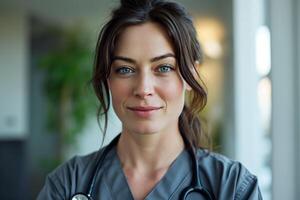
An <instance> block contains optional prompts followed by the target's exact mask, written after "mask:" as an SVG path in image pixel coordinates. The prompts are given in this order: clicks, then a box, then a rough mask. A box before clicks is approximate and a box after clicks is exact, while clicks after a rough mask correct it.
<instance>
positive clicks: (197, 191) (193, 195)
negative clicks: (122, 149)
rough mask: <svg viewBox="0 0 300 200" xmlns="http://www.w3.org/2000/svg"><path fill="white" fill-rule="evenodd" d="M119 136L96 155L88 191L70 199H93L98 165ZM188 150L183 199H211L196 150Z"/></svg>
mask: <svg viewBox="0 0 300 200" xmlns="http://www.w3.org/2000/svg"><path fill="white" fill-rule="evenodd" d="M119 138H120V134H119V135H118V136H117V137H115V138H114V139H113V140H112V141H111V142H110V143H109V144H108V145H107V146H106V147H105V148H104V150H103V152H102V153H101V154H99V155H98V158H97V163H96V167H95V170H94V173H93V174H94V176H93V178H92V180H91V184H90V188H89V191H88V193H87V194H86V193H76V194H74V195H73V196H72V197H71V200H94V198H93V197H92V194H93V190H94V185H95V182H96V177H97V176H98V173H99V169H100V166H101V165H102V163H103V161H104V159H105V157H106V155H107V154H108V152H109V151H110V150H111V149H112V148H113V147H114V146H115V145H116V144H117V142H118V140H119ZM188 152H189V154H190V155H191V157H192V160H193V164H194V166H193V182H192V184H191V186H189V187H187V188H186V189H184V190H183V192H182V194H181V195H182V196H181V197H182V199H183V200H213V199H215V198H212V195H211V194H210V193H209V191H208V190H207V189H205V188H204V187H203V185H202V183H201V181H200V176H199V169H198V159H197V157H196V152H195V149H194V148H188Z"/></svg>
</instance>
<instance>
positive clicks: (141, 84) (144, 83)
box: [133, 73, 154, 99]
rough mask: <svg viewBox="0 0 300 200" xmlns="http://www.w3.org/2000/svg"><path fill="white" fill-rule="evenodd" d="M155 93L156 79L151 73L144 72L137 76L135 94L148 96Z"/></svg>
mask: <svg viewBox="0 0 300 200" xmlns="http://www.w3.org/2000/svg"><path fill="white" fill-rule="evenodd" d="M153 93H154V80H153V78H152V76H151V74H149V73H142V74H140V76H138V77H137V80H136V82H135V86H134V91H133V94H134V96H136V97H139V98H142V99H144V98H146V97H147V96H152V95H153Z"/></svg>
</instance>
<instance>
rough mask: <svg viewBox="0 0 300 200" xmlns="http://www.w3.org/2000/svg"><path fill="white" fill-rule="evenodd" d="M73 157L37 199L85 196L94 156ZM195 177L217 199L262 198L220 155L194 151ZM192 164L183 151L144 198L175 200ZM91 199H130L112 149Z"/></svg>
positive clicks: (249, 178)
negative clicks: (196, 166) (80, 194)
mask: <svg viewBox="0 0 300 200" xmlns="http://www.w3.org/2000/svg"><path fill="white" fill-rule="evenodd" d="M102 150H103V149H101V150H100V151H97V152H94V153H92V154H89V155H87V156H76V157H74V158H72V159H71V160H70V161H68V162H66V163H65V164H63V165H61V166H59V167H58V168H57V169H56V170H54V171H53V172H52V173H50V174H49V175H48V176H47V178H46V182H45V185H44V187H43V188H42V190H41V192H40V194H39V195H38V197H37V199H38V200H70V199H71V197H72V196H73V195H74V194H75V193H80V192H81V193H85V194H86V193H87V192H88V190H89V188H90V184H91V183H90V182H91V179H92V177H93V176H94V170H95V166H96V161H97V158H96V157H97V154H99V153H102ZM197 158H198V160H199V170H200V173H199V176H200V179H201V182H202V185H203V186H204V188H206V189H207V190H208V191H209V193H210V194H211V195H212V196H214V198H215V199H220V200H223V199H224V200H230V199H234V200H240V199H247V200H248V199H262V196H261V193H260V189H259V187H258V182H257V178H256V177H255V176H254V175H252V174H251V173H250V172H249V171H248V170H247V169H246V168H245V167H244V166H243V165H242V164H240V163H239V162H236V161H232V160H230V159H228V158H226V157H224V156H222V155H220V154H216V153H212V152H207V151H205V150H201V149H199V150H198V151H197ZM193 175H194V173H193V162H192V160H191V156H190V155H189V153H188V151H187V150H183V151H182V152H181V153H180V155H179V156H178V157H177V158H176V159H175V160H174V161H173V163H172V164H171V166H170V168H169V169H168V171H167V172H166V174H165V175H164V176H163V178H162V179H161V180H160V181H159V182H158V183H157V184H156V186H155V187H154V188H153V189H152V191H151V192H150V193H149V194H148V195H147V196H146V198H145V199H146V200H159V199H166V200H167V199H172V200H179V199H180V197H181V196H180V195H181V194H182V191H183V190H184V189H185V188H187V187H189V186H191V184H192V180H193V179H192V176H193ZM92 197H93V199H94V200H111V199H114V200H133V196H132V194H131V191H130V188H129V185H128V183H127V181H126V177H125V175H124V173H123V170H122V166H121V163H120V160H119V157H118V155H117V152H116V148H115V147H113V148H112V150H110V151H109V152H108V154H107V155H106V157H105V160H104V161H103V163H102V166H101V167H100V170H99V173H98V176H97V177H96V182H95V186H94V191H93V193H92Z"/></svg>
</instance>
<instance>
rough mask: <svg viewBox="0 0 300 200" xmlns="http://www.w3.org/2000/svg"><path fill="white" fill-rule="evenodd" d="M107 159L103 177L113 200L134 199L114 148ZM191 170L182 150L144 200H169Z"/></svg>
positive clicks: (185, 152) (184, 151) (187, 157)
mask: <svg viewBox="0 0 300 200" xmlns="http://www.w3.org/2000/svg"><path fill="white" fill-rule="evenodd" d="M107 159H109V160H110V164H109V166H107V168H106V170H105V172H104V176H105V179H106V180H105V182H106V183H107V185H108V187H109V188H110V190H111V195H112V197H113V199H132V200H133V199H134V198H133V195H132V192H131V190H130V186H129V184H128V181H127V178H126V176H125V173H124V171H123V169H122V164H121V161H120V159H119V156H118V154H117V151H116V148H115V147H114V148H112V150H111V153H110V155H108V156H107ZM191 169H192V166H191V162H190V156H189V153H188V152H187V150H185V149H184V150H183V151H182V152H181V153H180V154H179V155H178V156H177V157H176V159H175V160H174V161H173V162H172V164H171V165H170V167H169V168H168V170H167V172H166V173H165V174H164V176H163V177H162V178H161V179H160V180H159V181H158V182H157V184H156V185H155V186H154V187H153V188H152V189H151V190H150V192H149V193H148V194H147V196H146V197H145V200H151V199H170V198H171V197H172V194H173V193H174V192H176V191H177V190H178V189H180V188H181V185H182V184H183V183H184V181H185V180H186V179H187V177H189V176H188V175H189V174H190V173H191Z"/></svg>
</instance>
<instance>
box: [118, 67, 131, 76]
mask: <svg viewBox="0 0 300 200" xmlns="http://www.w3.org/2000/svg"><path fill="white" fill-rule="evenodd" d="M115 72H116V73H117V74H121V75H127V74H130V73H133V72H134V71H133V69H131V68H129V67H120V68H118V69H116V71H115Z"/></svg>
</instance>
